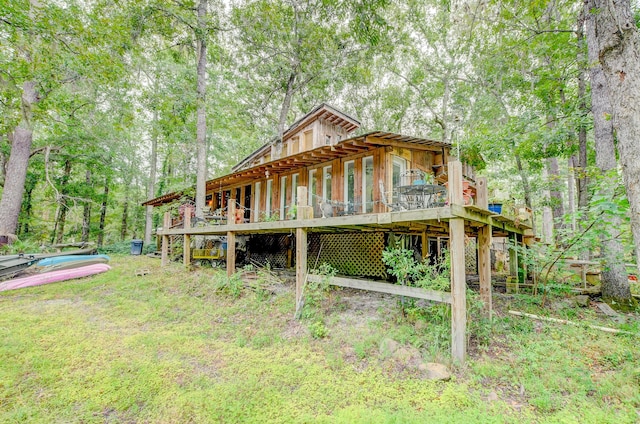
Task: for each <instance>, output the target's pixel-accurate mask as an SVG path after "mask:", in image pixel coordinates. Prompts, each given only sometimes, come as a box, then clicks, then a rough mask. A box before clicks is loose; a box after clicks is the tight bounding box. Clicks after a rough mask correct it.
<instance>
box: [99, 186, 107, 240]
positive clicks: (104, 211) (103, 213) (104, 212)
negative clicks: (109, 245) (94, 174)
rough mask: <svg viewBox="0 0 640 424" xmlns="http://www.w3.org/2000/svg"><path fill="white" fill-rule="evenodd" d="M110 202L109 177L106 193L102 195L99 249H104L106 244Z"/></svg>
mask: <svg viewBox="0 0 640 424" xmlns="http://www.w3.org/2000/svg"><path fill="white" fill-rule="evenodd" d="M108 200H109V177H107V178H105V180H104V193H103V194H102V205H101V206H100V227H99V228H98V240H97V245H98V247H102V243H103V242H104V223H105V219H106V217H107V202H108Z"/></svg>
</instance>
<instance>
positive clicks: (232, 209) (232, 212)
mask: <svg viewBox="0 0 640 424" xmlns="http://www.w3.org/2000/svg"><path fill="white" fill-rule="evenodd" d="M235 225H236V199H229V204H228V205H227V226H229V227H235ZM235 272H236V233H235V231H233V230H229V231H227V276H228V277H231V276H232V275H233V274H234V273H235Z"/></svg>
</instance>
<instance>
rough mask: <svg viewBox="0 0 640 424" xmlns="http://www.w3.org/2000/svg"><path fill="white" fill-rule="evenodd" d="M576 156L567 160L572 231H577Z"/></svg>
mask: <svg viewBox="0 0 640 424" xmlns="http://www.w3.org/2000/svg"><path fill="white" fill-rule="evenodd" d="M574 159H575V156H571V157H570V158H569V159H568V160H567V165H568V166H567V168H568V169H569V173H568V174H567V207H568V209H569V215H570V216H571V231H572V232H575V231H576V186H575V179H576V174H575V165H574Z"/></svg>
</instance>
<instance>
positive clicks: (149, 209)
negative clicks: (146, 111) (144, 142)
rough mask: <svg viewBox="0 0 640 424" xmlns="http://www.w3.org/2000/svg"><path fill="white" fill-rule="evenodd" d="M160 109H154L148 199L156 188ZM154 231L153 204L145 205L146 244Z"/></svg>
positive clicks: (149, 242) (148, 243)
mask: <svg viewBox="0 0 640 424" xmlns="http://www.w3.org/2000/svg"><path fill="white" fill-rule="evenodd" d="M157 125H158V110H157V109H154V111H153V128H152V130H151V157H150V158H149V162H150V165H149V168H150V169H149V185H148V186H147V199H153V197H154V195H155V190H156V188H155V187H156V168H157V167H158V129H157V127H156V126H157ZM152 231H153V206H146V207H145V221H144V244H146V245H147V246H150V245H151V233H152Z"/></svg>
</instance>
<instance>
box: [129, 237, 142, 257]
mask: <svg viewBox="0 0 640 424" xmlns="http://www.w3.org/2000/svg"><path fill="white" fill-rule="evenodd" d="M143 244H144V240H131V254H132V255H142V245H143Z"/></svg>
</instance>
